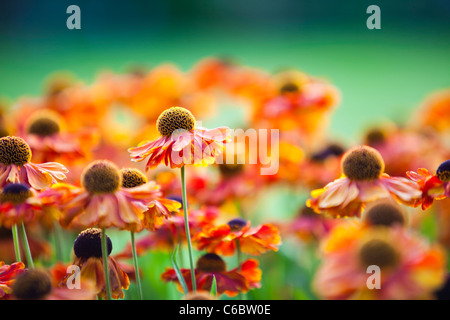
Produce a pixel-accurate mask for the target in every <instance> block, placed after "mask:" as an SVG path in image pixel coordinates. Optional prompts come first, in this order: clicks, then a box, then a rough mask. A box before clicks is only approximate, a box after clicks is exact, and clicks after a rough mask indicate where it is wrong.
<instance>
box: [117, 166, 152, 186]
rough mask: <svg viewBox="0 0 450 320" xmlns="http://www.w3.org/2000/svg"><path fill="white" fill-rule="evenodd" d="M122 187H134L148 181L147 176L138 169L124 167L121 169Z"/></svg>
mask: <svg viewBox="0 0 450 320" xmlns="http://www.w3.org/2000/svg"><path fill="white" fill-rule="evenodd" d="M120 173H121V175H122V187H124V188H134V187H137V186H140V185H143V184H145V183H147V182H148V179H147V177H146V176H145V175H144V174H143V173H142V172H141V171H139V170H138V169H134V168H126V169H121V170H120Z"/></svg>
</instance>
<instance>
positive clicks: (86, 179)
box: [40, 160, 161, 232]
mask: <svg viewBox="0 0 450 320" xmlns="http://www.w3.org/2000/svg"><path fill="white" fill-rule="evenodd" d="M121 183H122V177H121V174H120V172H119V169H118V168H117V167H116V166H115V165H114V164H113V163H112V162H110V161H107V160H97V161H94V162H92V163H91V164H89V165H88V166H87V167H86V169H85V170H84V173H83V175H82V178H81V184H82V188H78V187H75V186H72V185H68V184H57V185H54V186H53V187H52V188H50V189H47V190H45V191H43V192H42V193H41V194H40V198H41V199H42V201H43V203H45V204H50V205H52V204H54V205H56V206H57V207H58V208H59V209H60V210H61V211H62V217H61V219H60V223H61V225H62V226H63V227H78V228H89V227H93V226H98V227H99V228H109V227H116V228H119V229H126V230H129V231H135V232H138V231H141V230H142V228H143V223H142V219H143V214H144V212H145V211H147V210H148V207H147V204H148V203H149V202H150V201H153V200H155V199H158V198H159V197H160V196H161V192H160V191H159V189H158V186H157V185H156V184H155V183H154V182H148V183H145V184H143V185H141V186H138V187H134V188H128V189H127V188H122V187H121Z"/></svg>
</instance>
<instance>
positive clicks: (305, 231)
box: [279, 207, 340, 242]
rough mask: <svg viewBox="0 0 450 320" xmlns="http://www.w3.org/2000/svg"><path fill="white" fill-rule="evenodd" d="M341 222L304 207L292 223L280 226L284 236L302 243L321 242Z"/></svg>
mask: <svg viewBox="0 0 450 320" xmlns="http://www.w3.org/2000/svg"><path fill="white" fill-rule="evenodd" d="M339 223H340V222H339V220H337V219H334V218H330V217H327V216H325V215H322V214H317V213H316V212H314V210H312V209H311V208H308V207H304V208H302V209H301V210H300V211H299V213H298V214H297V215H296V216H295V217H294V218H293V219H292V220H290V221H288V222H286V223H283V224H281V225H280V227H279V228H280V233H281V234H282V235H286V236H288V235H293V236H295V237H297V238H298V239H299V240H301V241H305V242H310V241H320V240H322V239H323V238H324V237H325V236H326V235H328V234H329V232H330V231H331V230H332V229H333V228H334V227H335V226H336V225H338V224H339Z"/></svg>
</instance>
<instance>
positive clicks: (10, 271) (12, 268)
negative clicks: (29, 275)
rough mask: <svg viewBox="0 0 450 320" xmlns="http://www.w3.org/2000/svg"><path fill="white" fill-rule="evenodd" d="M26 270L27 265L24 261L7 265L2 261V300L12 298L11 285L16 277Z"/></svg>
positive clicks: (0, 273) (0, 293)
mask: <svg viewBox="0 0 450 320" xmlns="http://www.w3.org/2000/svg"><path fill="white" fill-rule="evenodd" d="M25 271H26V269H25V265H24V264H23V263H22V262H14V263H12V264H11V265H7V264H5V262H4V261H0V300H8V299H11V292H12V289H11V286H12V285H13V284H14V281H15V280H16V278H17V277H18V276H19V275H20V274H21V273H23V272H25Z"/></svg>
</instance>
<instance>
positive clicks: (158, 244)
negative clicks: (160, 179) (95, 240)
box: [115, 207, 219, 258]
mask: <svg viewBox="0 0 450 320" xmlns="http://www.w3.org/2000/svg"><path fill="white" fill-rule="evenodd" d="M218 216H219V211H218V209H217V208H216V207H204V208H200V209H197V210H192V211H190V212H189V229H190V231H191V233H196V232H199V231H200V230H202V229H203V228H205V227H207V226H211V225H213V224H214V222H215V221H216V219H217V218H218ZM185 240H186V233H185V229H184V218H183V216H182V215H181V214H175V215H172V216H171V217H170V218H169V219H167V221H165V223H164V224H163V225H162V226H161V227H160V228H158V229H156V230H155V231H153V232H151V233H148V234H146V235H144V236H143V237H141V238H140V239H137V240H136V251H137V254H138V256H139V255H143V254H145V252H147V251H149V250H161V251H169V252H172V251H173V249H174V248H175V247H176V245H177V244H182V243H184V242H185ZM115 257H116V258H131V257H132V251H131V245H130V243H128V244H127V245H126V247H125V249H124V250H123V251H122V252H121V253H119V254H117V255H116V256H115Z"/></svg>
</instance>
